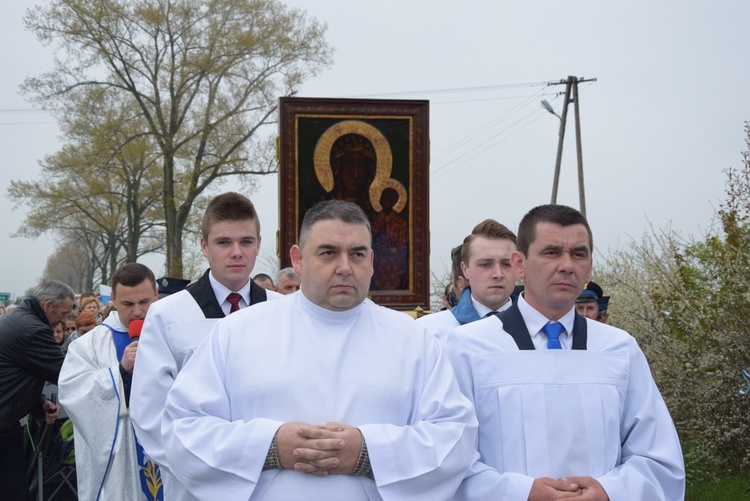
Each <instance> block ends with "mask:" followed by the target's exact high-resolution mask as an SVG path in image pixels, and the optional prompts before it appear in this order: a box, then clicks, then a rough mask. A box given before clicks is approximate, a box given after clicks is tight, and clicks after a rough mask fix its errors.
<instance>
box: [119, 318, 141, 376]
mask: <svg viewBox="0 0 750 501" xmlns="http://www.w3.org/2000/svg"><path fill="white" fill-rule="evenodd" d="M142 329H143V319H142V318H136V319H134V320H131V321H130V324H129V325H128V336H130V339H132V340H133V342H132V343H130V344H129V345H128V346H127V347H126V348H125V352H124V353H123V355H122V360H121V361H120V365H122V368H123V369H125V371H126V372H129V373H130V372H133V366H134V365H135V352H136V351H137V349H138V338H139V337H141V330H142Z"/></svg>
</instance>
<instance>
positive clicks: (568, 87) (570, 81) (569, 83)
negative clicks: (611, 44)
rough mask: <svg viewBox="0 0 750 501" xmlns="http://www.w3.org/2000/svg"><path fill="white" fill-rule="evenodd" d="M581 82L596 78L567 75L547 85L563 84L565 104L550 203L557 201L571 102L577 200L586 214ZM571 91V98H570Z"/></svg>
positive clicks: (592, 80)
mask: <svg viewBox="0 0 750 501" xmlns="http://www.w3.org/2000/svg"><path fill="white" fill-rule="evenodd" d="M581 82H596V78H589V79H585V78H583V77H581V78H577V77H574V76H569V77H568V78H567V80H560V81H559V82H552V83H550V84H549V85H562V84H565V104H563V111H562V117H560V136H559V138H558V143H557V159H556V161H555V177H554V179H553V181H552V200H551V202H550V203H552V204H556V203H557V189H558V186H559V184H560V164H561V163H562V151H563V141H564V139H565V125H566V124H567V120H568V105H569V104H570V103H571V102H572V103H573V110H574V114H575V121H576V154H577V155H578V200H579V204H580V210H581V214H583V215H584V217H585V216H586V192H585V189H584V184H583V149H582V147H581V115H580V109H579V105H578V84H579V83H581ZM571 93H572V94H573V99H572V100H571V97H570V96H571Z"/></svg>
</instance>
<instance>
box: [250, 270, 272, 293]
mask: <svg viewBox="0 0 750 501" xmlns="http://www.w3.org/2000/svg"><path fill="white" fill-rule="evenodd" d="M253 282H255V283H256V284H258V285H260V286H261V287H263V288H264V289H266V290H269V291H275V290H276V286H275V285H274V284H273V279H272V278H271V276H270V275H268V274H267V273H258V274H257V275H255V276H254V277H253Z"/></svg>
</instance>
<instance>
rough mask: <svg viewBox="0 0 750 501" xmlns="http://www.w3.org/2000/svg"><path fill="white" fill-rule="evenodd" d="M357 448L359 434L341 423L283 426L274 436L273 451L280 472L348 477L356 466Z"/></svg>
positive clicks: (358, 448) (359, 447)
mask: <svg viewBox="0 0 750 501" xmlns="http://www.w3.org/2000/svg"><path fill="white" fill-rule="evenodd" d="M361 447H362V434H361V433H360V431H359V430H358V429H357V428H355V427H353V426H349V425H346V424H341V423H333V422H331V423H326V424H324V425H312V424H306V423H284V424H283V425H281V427H279V429H278V431H277V432H276V448H277V451H278V454H279V462H280V463H281V466H282V468H287V469H294V470H296V471H300V472H303V473H312V474H313V475H317V476H319V477H325V476H327V475H329V474H343V475H347V474H349V473H351V472H352V471H353V470H354V467H355V466H356V465H357V459H358V458H359V453H360V449H361Z"/></svg>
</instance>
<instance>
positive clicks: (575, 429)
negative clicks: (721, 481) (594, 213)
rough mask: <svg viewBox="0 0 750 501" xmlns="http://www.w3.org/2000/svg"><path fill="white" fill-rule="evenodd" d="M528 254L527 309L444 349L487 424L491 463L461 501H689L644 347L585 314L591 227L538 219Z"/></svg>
mask: <svg viewBox="0 0 750 501" xmlns="http://www.w3.org/2000/svg"><path fill="white" fill-rule="evenodd" d="M517 247H518V250H517V251H516V252H515V253H513V255H512V257H511V263H512V265H513V268H514V270H515V272H516V274H517V275H518V276H519V277H520V278H522V279H523V280H524V281H525V290H524V292H523V294H522V295H521V296H520V297H519V299H518V302H517V303H515V304H514V305H513V306H511V307H510V308H509V309H508V310H506V311H505V312H503V313H501V314H500V315H499V318H497V317H490V318H488V319H486V320H482V321H480V322H474V323H472V324H469V325H464V326H461V327H458V328H457V329H455V330H454V331H453V332H452V333H451V334H450V335H449V336H448V338H447V340H446V343H445V347H446V353H447V354H448V356H449V357H450V359H451V362H452V364H453V367H454V369H455V371H456V377H457V379H458V382H459V385H460V386H461V389H462V391H463V392H464V394H466V395H467V396H468V397H469V398H470V399H471V400H472V401H473V402H474V405H475V407H476V412H477V418H478V420H479V435H478V442H477V448H478V451H479V453H480V454H481V461H480V462H477V463H476V464H475V465H474V466H473V467H472V472H471V474H470V475H468V476H467V479H466V480H465V481H464V483H463V484H462V486H461V489H460V491H459V493H458V495H457V499H466V500H473V499H504V500H526V499H528V500H531V501H533V500H548V499H563V498H568V497H571V496H580V499H582V500H583V499H588V500H607V499H610V500H612V501H615V500H634V499H639V500H646V499H648V500H681V499H683V497H684V494H685V467H684V463H683V459H682V451H681V449H680V442H679V439H678V437H677V432H676V431H675V427H674V424H673V422H672V418H671V417H670V415H669V411H668V410H667V407H666V405H665V403H664V400H663V399H662V397H661V395H660V394H659V390H658V389H657V387H656V384H655V383H654V380H653V378H652V376H651V371H650V369H649V367H648V363H647V361H646V358H645V357H644V355H643V352H641V350H640V348H639V347H638V343H637V342H636V341H635V339H633V337H632V336H630V335H629V334H628V333H626V332H624V331H622V330H620V329H616V328H614V327H610V326H608V325H604V324H602V323H600V322H597V321H595V320H589V319H586V318H584V317H581V316H580V315H578V314H576V311H575V301H576V298H577V297H578V295H579V294H580V293H581V290H582V289H583V287H584V285H585V284H586V282H588V280H589V278H590V276H591V271H592V250H593V239H592V237H591V230H590V228H589V225H588V223H587V222H586V219H585V218H584V217H583V215H581V213H580V212H578V211H577V210H575V209H572V208H570V207H565V206H562V205H543V206H539V207H536V208H534V209H532V210H531V211H529V213H528V214H526V215H525V216H524V218H523V219H522V220H521V223H520V225H519V229H518V242H517Z"/></svg>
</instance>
